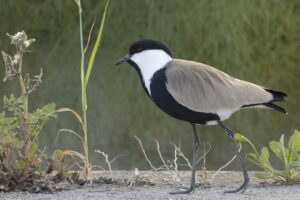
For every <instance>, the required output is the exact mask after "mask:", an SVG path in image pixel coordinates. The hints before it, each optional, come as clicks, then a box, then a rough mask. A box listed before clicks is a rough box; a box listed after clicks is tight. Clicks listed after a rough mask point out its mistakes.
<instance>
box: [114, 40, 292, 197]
mask: <svg viewBox="0 0 300 200" xmlns="http://www.w3.org/2000/svg"><path fill="white" fill-rule="evenodd" d="M125 61H127V62H128V63H129V64H130V65H132V66H133V67H134V68H135V69H136V71H137V72H138V74H139V76H140V79H141V82H142V84H143V87H144V89H145V91H146V93H147V94H148V96H149V97H150V98H151V99H152V100H153V101H154V103H155V104H156V105H157V106H158V107H159V108H160V109H161V110H163V111H164V112H166V113H167V114H169V115H171V116H172V117H174V118H176V119H180V120H183V121H187V122H190V123H191V124H192V127H193V133H194V155H193V166H192V178H191V185H190V188H189V189H187V190H185V191H177V192H174V193H173V194H184V193H189V192H191V191H193V190H194V188H195V172H196V168H197V164H198V163H197V161H198V157H199V149H200V148H199V146H200V145H199V143H200V140H199V136H198V133H197V129H196V124H201V125H216V124H218V125H219V126H220V127H222V128H223V129H224V130H225V132H226V134H227V135H228V136H229V137H230V138H231V139H232V140H233V142H234V147H235V151H236V154H237V156H238V158H239V160H240V163H241V167H242V170H243V175H244V182H243V184H242V185H241V186H240V187H239V188H237V189H235V190H228V191H225V192H232V193H233V192H238V191H244V190H245V189H246V188H247V185H248V182H249V176H248V173H247V171H246V169H245V166H244V162H243V159H242V157H241V156H240V152H239V148H238V143H237V141H236V139H235V137H234V134H235V132H234V131H232V130H231V129H230V128H229V127H228V126H226V125H225V124H224V122H223V121H224V120H226V119H228V118H229V117H230V115H231V114H232V113H234V112H235V111H238V110H240V109H244V108H257V107H259V108H271V109H274V110H277V111H280V112H282V113H286V111H285V109H283V108H281V107H279V106H277V105H275V104H274V102H276V101H284V100H285V97H286V96H287V95H286V94H285V93H283V92H279V91H275V90H269V89H266V88H264V87H261V86H259V85H256V84H253V83H250V82H247V81H242V80H239V79H236V78H233V77H232V76H230V75H228V74H226V73H224V72H222V71H220V70H218V69H216V68H214V67H211V66H209V65H205V64H202V63H198V62H193V61H188V60H181V59H176V58H173V57H172V53H171V51H170V50H169V49H168V47H167V46H166V45H164V44H162V43H161V42H158V41H154V40H148V39H142V40H139V41H137V42H134V43H133V44H132V45H131V46H130V49H129V54H128V55H126V56H124V57H122V58H121V59H119V60H118V61H117V62H116V65H119V64H121V63H123V62H125Z"/></svg>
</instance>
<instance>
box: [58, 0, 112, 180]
mask: <svg viewBox="0 0 300 200" xmlns="http://www.w3.org/2000/svg"><path fill="white" fill-rule="evenodd" d="M75 2H76V4H77V6H78V13H79V33H80V52H81V60H80V78H81V106H82V116H80V114H78V113H77V112H76V111H74V110H72V109H69V108H62V109H59V110H58V111H59V112H66V111H67V112H72V113H73V114H74V116H75V117H76V118H77V120H78V122H79V123H80V125H81V127H82V131H83V136H82V135H80V134H78V133H76V132H75V131H73V130H70V129H61V130H60V131H59V133H58V135H59V134H60V133H62V132H67V133H71V134H73V135H75V136H76V137H78V138H79V139H80V140H81V142H82V146H83V154H82V153H79V152H77V151H72V150H65V151H62V152H60V153H59V155H60V157H65V156H72V157H73V156H75V157H77V158H79V159H80V160H81V163H83V166H82V165H79V167H80V168H82V169H83V170H84V174H85V179H86V180H90V181H91V168H92V166H91V163H90V160H89V145H88V124H87V108H88V104H87V93H86V90H87V86H88V81H89V78H90V75H91V71H92V68H93V64H94V60H95V56H96V53H97V50H98V47H99V45H100V42H101V37H102V32H103V28H104V23H105V18H106V11H107V8H108V4H109V0H108V1H107V2H106V5H105V9H104V12H103V15H102V20H101V24H100V28H99V31H98V35H97V38H96V41H95V43H94V47H93V50H92V53H91V55H90V57H89V60H88V65H87V66H86V65H85V55H86V51H87V49H88V45H89V41H90V37H91V33H92V30H93V27H94V23H93V25H92V27H91V29H90V33H89V36H88V40H87V44H86V46H85V48H84V44H83V28H82V7H81V1H80V0H75Z"/></svg>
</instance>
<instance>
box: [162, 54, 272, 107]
mask: <svg viewBox="0 0 300 200" xmlns="http://www.w3.org/2000/svg"><path fill="white" fill-rule="evenodd" d="M166 67H167V68H166V77H167V89H168V91H169V92H170V94H171V95H172V96H173V97H174V99H175V100H176V101H177V102H179V103H180V104H182V105H184V106H186V107H187V108H189V109H191V110H195V111H198V112H210V113H211V112H213V113H218V112H227V111H229V112H231V111H232V112H234V111H236V110H238V109H239V108H241V107H242V106H243V105H249V104H259V103H265V102H268V101H270V100H271V99H272V95H271V94H270V93H269V92H267V91H265V90H264V89H263V88H262V87H261V86H258V85H255V84H253V83H250V82H246V81H242V80H239V79H236V78H233V77H231V76H229V75H228V74H226V73H224V72H222V71H220V70H218V69H216V68H213V67H211V66H208V65H205V64H202V63H197V62H192V61H186V60H180V59H173V60H172V61H171V62H169V63H168V65H167V66H166ZM232 112H231V113H232Z"/></svg>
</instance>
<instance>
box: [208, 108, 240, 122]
mask: <svg viewBox="0 0 300 200" xmlns="http://www.w3.org/2000/svg"><path fill="white" fill-rule="evenodd" d="M237 110H238V109H222V110H218V111H217V112H216V114H217V115H218V116H219V118H220V120H221V121H224V120H226V119H228V118H229V117H230V116H231V115H232V113H234V112H235V111H237ZM217 124H218V122H217V121H215V120H212V121H208V122H207V123H206V125H217Z"/></svg>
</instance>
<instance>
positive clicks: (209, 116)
mask: <svg viewBox="0 0 300 200" xmlns="http://www.w3.org/2000/svg"><path fill="white" fill-rule="evenodd" d="M165 70H166V68H163V69H161V70H159V71H157V72H156V73H155V74H154V75H153V78H152V80H151V84H150V90H151V98H152V100H153V101H154V102H155V104H156V105H157V106H158V107H159V108H160V109H161V110H163V111H164V112H166V113H167V114H169V115H171V116H172V117H174V118H176V119H180V120H183V121H187V122H191V123H197V124H206V123H207V122H208V121H216V120H220V118H219V116H218V115H216V114H213V113H204V112H197V111H193V110H191V109H189V108H187V107H185V106H183V105H181V104H179V103H178V102H177V101H176V100H175V99H174V98H173V97H172V95H171V94H170V93H169V91H168V90H167V88H166V80H167V79H166V74H165Z"/></svg>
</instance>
